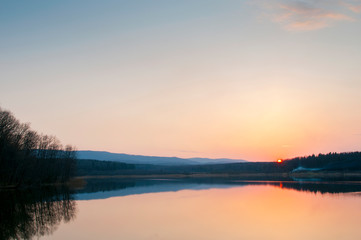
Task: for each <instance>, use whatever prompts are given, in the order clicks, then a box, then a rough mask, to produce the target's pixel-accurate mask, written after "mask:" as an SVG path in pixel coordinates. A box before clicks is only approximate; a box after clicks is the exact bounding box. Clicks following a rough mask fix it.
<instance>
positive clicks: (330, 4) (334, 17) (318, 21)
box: [258, 0, 361, 31]
mask: <svg viewBox="0 0 361 240" xmlns="http://www.w3.org/2000/svg"><path fill="white" fill-rule="evenodd" d="M258 3H260V6H262V8H263V9H264V10H266V11H267V12H268V13H267V14H266V15H268V16H269V17H270V18H271V20H272V21H273V22H276V23H278V24H280V25H281V26H282V28H284V29H286V30H288V31H312V30H317V29H322V28H326V27H330V26H332V25H333V24H335V23H336V22H345V21H354V20H355V18H354V16H353V15H355V13H360V12H361V4H360V3H361V1H355V0H354V1H351V0H349V1H339V0H320V1H314V0H303V1H301V0H287V1H286V0H268V1H265V0H260V1H258Z"/></svg>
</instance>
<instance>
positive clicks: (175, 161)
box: [77, 151, 246, 166]
mask: <svg viewBox="0 0 361 240" xmlns="http://www.w3.org/2000/svg"><path fill="white" fill-rule="evenodd" d="M77 157H78V159H91V160H101V161H113V162H122V163H128V164H153V165H165V166H177V165H204V164H222V163H237V162H246V161H245V160H241V159H228V158H217V159H213V158H178V157H157V156H142V155H130V154H124V153H110V152H105V151H78V152H77Z"/></svg>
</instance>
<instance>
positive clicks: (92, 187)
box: [0, 178, 361, 239]
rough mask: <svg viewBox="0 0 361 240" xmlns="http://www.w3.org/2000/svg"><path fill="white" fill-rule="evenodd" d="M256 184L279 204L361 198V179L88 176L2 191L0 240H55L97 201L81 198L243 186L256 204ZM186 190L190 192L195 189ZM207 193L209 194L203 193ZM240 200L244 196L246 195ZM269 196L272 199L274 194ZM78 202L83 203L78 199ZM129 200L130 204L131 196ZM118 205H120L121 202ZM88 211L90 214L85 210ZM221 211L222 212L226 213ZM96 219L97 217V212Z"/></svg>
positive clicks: (101, 208)
mask: <svg viewBox="0 0 361 240" xmlns="http://www.w3.org/2000/svg"><path fill="white" fill-rule="evenodd" d="M252 186H257V187H258V188H257V189H262V191H261V192H262V194H263V193H265V189H271V188H272V189H274V190H275V191H277V193H279V195H280V196H276V197H275V198H276V199H277V200H275V202H278V201H285V199H286V200H287V199H288V198H289V196H292V195H290V193H287V192H291V191H283V190H290V189H291V190H294V192H295V193H296V192H298V193H297V194H300V193H301V192H302V194H301V195H300V196H303V197H305V199H307V197H306V195H309V196H311V194H307V193H319V194H327V195H328V196H329V197H332V196H333V195H334V194H344V193H351V194H348V195H349V196H352V197H353V198H359V197H360V196H361V195H360V192H361V182H359V181H333V182H330V181H320V180H313V181H310V180H306V181H304V180H303V181H292V180H287V179H286V180H285V179H282V180H275V179H268V180H261V181H260V180H247V179H243V180H240V179H220V178H216V179H214V178H213V179H212V178H202V179H191V178H189V179H137V180H136V179H133V180H132V179H131V180H129V179H128V180H124V179H118V178H104V179H96V178H95V179H87V183H86V184H85V185H84V187H83V188H82V189H78V190H76V191H73V192H74V193H72V192H71V191H69V189H68V188H64V187H62V188H43V189H31V190H26V191H0V204H1V210H0V223H1V225H0V239H32V238H40V237H42V236H47V237H46V238H49V235H52V234H54V233H56V234H58V231H60V230H58V231H56V230H57V228H58V227H59V226H60V225H61V224H62V222H63V223H68V222H70V221H71V220H73V219H75V216H76V213H77V210H76V209H77V205H76V203H78V204H79V206H81V205H83V207H84V204H86V202H89V204H90V205H92V204H93V202H94V201H81V200H94V199H108V198H111V197H119V196H124V197H123V198H112V199H115V200H116V201H120V200H119V199H129V197H130V198H131V199H132V198H134V197H133V195H142V196H139V197H140V199H142V198H143V197H144V198H149V197H148V196H158V197H159V198H160V199H161V200H162V198H161V196H175V195H179V194H181V195H182V194H183V193H184V191H181V190H206V189H211V191H207V192H210V193H213V192H217V191H223V194H225V193H235V194H236V195H237V194H238V193H237V192H238V191H239V190H240V189H246V190H245V191H246V192H247V196H248V197H250V198H252V199H253V200H252V202H257V201H261V200H262V199H263V198H261V199H259V198H258V197H257V196H258V195H257V194H254V192H255V189H256V188H253V187H252ZM260 187H262V188H260ZM226 189H227V190H226ZM277 189H278V190H277ZM175 192H177V194H175ZM185 192H188V193H189V191H185ZM272 192H273V191H272ZM281 192H284V194H281ZM147 193H165V195H164V194H163V195H161V194H160V195H154V194H147ZM188 193H187V194H188ZM202 193H203V194H204V193H205V192H204V191H203V192H202ZM303 193H305V194H303ZM187 194H186V195H187ZM236 195H235V196H236ZM253 195H254V196H253ZM126 196H129V197H126ZM267 196H268V195H267ZM285 196H286V197H285ZM135 197H137V196H135ZM158 197H157V198H158ZM218 198H219V196H218V195H217V194H216V195H212V196H208V197H207V196H205V199H203V200H202V201H210V202H212V201H215V199H218ZM233 198H234V199H237V197H233V196H232V197H231V198H230V199H229V200H227V201H233V200H231V199H233ZM137 199H138V198H137ZM172 199H173V198H172ZM238 199H239V200H240V199H242V198H238ZM268 199H270V198H269V196H268ZM336 199H337V198H336ZM77 200H80V201H79V202H78V201H77ZM163 200H164V199H163ZM163 200H162V201H163ZM104 201H105V200H102V201H96V202H97V203H99V205H97V207H95V208H94V207H89V208H87V209H88V210H87V211H90V212H93V211H94V213H95V212H97V213H99V212H102V211H105V210H106V209H107V206H106V204H105V205H104ZM122 201H123V200H122ZM124 201H126V202H127V201H128V200H124ZM172 201H173V200H172ZM269 201H270V200H269ZM271 202H272V201H271ZM126 204H131V203H126ZM154 204H156V203H154ZM179 204H180V205H179V206H178V207H179V208H186V206H183V205H181V202H179ZM248 204H249V203H248ZM117 206H119V207H120V205H117ZM161 206H164V205H161ZM161 206H159V209H158V210H159V211H162V210H161ZM237 206H238V205H237ZM260 206H262V205H261V204H260V205H257V207H256V208H257V209H258V208H260ZM283 206H284V205H283ZM273 208H274V206H273V205H272V207H271V208H270V209H273ZM267 209H268V208H267ZM292 209H293V208H292ZM281 210H282V209H281ZM281 210H280V211H281ZM147 211H148V210H147ZM204 211H206V209H204ZM110 212H111V211H110ZM266 212H267V211H266V210H264V212H263V213H255V214H256V215H257V214H258V215H259V216H265V214H266ZM82 214H83V215H84V211H83V212H82ZM137 214H139V213H137ZM137 214H136V215H134V216H133V215H129V217H132V218H136V216H138V215H137ZM219 214H222V213H221V212H220V213H219ZM229 214H230V213H229ZM250 214H251V213H250ZM80 215H81V214H80ZM258 215H257V216H258ZM235 216H238V215H235ZM78 217H79V216H78ZM92 217H93V218H94V217H95V218H96V217H97V216H92ZM112 217H115V218H118V217H120V216H118V215H116V216H112ZM143 217H144V218H151V216H147V215H145V216H143ZM77 221H78V220H77ZM79 221H80V220H79ZM114 221H115V220H114ZM80 222H82V221H80ZM56 234H54V235H56ZM69 234H70V233H69ZM52 237H53V236H52ZM61 239H62V238H61Z"/></svg>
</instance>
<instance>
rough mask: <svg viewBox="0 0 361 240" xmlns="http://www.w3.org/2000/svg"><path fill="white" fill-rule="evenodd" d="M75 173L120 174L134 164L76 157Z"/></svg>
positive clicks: (93, 174) (83, 174)
mask: <svg viewBox="0 0 361 240" xmlns="http://www.w3.org/2000/svg"><path fill="white" fill-rule="evenodd" d="M76 166H77V167H76V175H77V176H86V175H92V176H96V175H109V173H110V172H111V173H112V175H117V174H122V173H124V171H125V170H133V169H135V164H128V163H120V162H111V161H99V160H86V159H81V160H80V159H78V160H77V163H76Z"/></svg>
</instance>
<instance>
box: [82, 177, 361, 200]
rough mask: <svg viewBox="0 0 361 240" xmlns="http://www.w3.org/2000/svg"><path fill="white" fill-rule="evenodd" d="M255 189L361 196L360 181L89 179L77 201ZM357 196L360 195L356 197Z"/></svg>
mask: <svg viewBox="0 0 361 240" xmlns="http://www.w3.org/2000/svg"><path fill="white" fill-rule="evenodd" d="M252 185H267V186H274V187H279V188H283V189H292V190H296V191H302V192H309V193H320V194H342V193H355V192H361V182H360V181H322V180H316V179H313V180H298V181H294V180H290V179H282V180H277V179H268V180H247V179H243V180H239V179H220V178H201V179H191V178H190V179H137V180H129V179H128V180H122V179H117V178H108V179H107V178H105V179H87V184H86V185H85V187H84V188H83V189H80V190H78V191H77V193H76V194H75V198H76V199H77V200H91V199H105V198H110V197H117V196H128V195H135V194H145V193H160V192H176V191H180V190H204V189H212V188H219V189H220V188H232V187H244V186H252ZM355 196H357V195H355Z"/></svg>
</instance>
